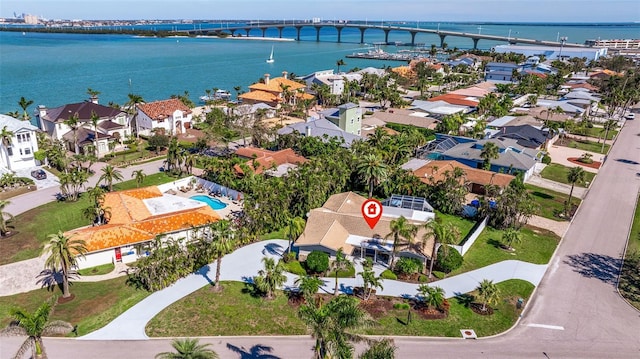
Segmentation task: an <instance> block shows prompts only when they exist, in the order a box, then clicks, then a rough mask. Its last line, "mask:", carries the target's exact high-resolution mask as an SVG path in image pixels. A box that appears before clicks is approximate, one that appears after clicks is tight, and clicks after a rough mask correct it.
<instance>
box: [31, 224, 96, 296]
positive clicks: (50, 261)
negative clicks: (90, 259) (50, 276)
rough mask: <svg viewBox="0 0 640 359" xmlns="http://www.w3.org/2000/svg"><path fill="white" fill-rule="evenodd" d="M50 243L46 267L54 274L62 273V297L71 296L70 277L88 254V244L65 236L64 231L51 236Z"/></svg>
mask: <svg viewBox="0 0 640 359" xmlns="http://www.w3.org/2000/svg"><path fill="white" fill-rule="evenodd" d="M48 238H49V243H48V244H47V245H46V246H45V247H44V250H43V251H42V253H43V254H48V257H47V259H46V261H45V262H44V265H45V267H46V268H49V269H51V270H52V271H53V272H57V271H58V270H60V271H62V297H63V298H68V297H69V296H71V293H70V292H69V277H70V276H71V269H72V268H73V267H75V266H76V264H77V263H78V257H84V254H85V253H87V247H86V243H85V241H83V240H77V239H72V238H69V237H67V236H65V235H64V233H62V231H58V233H55V234H50V235H49V237H48Z"/></svg>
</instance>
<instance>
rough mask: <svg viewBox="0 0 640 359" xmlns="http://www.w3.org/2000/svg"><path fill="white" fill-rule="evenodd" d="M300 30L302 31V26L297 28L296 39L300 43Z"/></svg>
mask: <svg viewBox="0 0 640 359" xmlns="http://www.w3.org/2000/svg"><path fill="white" fill-rule="evenodd" d="M300 29H302V26H296V39H297V40H298V41H300Z"/></svg>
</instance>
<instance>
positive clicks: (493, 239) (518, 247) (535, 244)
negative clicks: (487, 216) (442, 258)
mask: <svg viewBox="0 0 640 359" xmlns="http://www.w3.org/2000/svg"><path fill="white" fill-rule="evenodd" d="M503 233H504V231H503V230H497V229H493V228H491V227H486V228H485V229H484V231H482V233H481V234H480V236H479V237H478V239H476V241H475V242H474V243H473V245H472V246H471V248H470V249H469V251H468V252H467V253H466V254H465V255H464V262H463V263H462V267H460V268H458V269H457V270H455V271H453V272H451V273H450V274H449V275H448V276H453V275H457V274H460V273H464V272H468V271H471V270H474V269H478V268H482V267H485V266H488V265H490V264H494V263H498V262H501V261H505V260H510V259H513V260H521V261H523V262H529V263H535V264H546V263H548V262H549V260H550V259H551V256H552V255H553V251H554V250H555V249H556V246H557V245H558V242H559V241H560V238H559V237H558V236H557V235H556V234H554V233H553V232H550V231H547V230H544V229H540V228H535V227H524V228H522V229H521V230H520V235H521V237H522V241H521V242H520V243H514V244H513V245H512V247H513V248H515V251H514V252H510V251H506V250H504V249H502V248H501V247H500V244H501V243H502V234H503Z"/></svg>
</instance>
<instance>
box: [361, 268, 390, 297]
mask: <svg viewBox="0 0 640 359" xmlns="http://www.w3.org/2000/svg"><path fill="white" fill-rule="evenodd" d="M362 269H363V271H362V272H360V273H358V275H359V276H361V277H362V291H363V295H362V296H363V298H362V299H364V300H365V301H366V300H369V298H370V297H371V294H372V293H373V290H374V289H376V288H380V289H384V288H383V287H382V277H379V276H378V277H376V274H375V272H374V271H373V263H372V262H371V260H370V259H369V258H367V260H365V262H364V263H363V265H362Z"/></svg>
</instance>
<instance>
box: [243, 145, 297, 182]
mask: <svg viewBox="0 0 640 359" xmlns="http://www.w3.org/2000/svg"><path fill="white" fill-rule="evenodd" d="M236 156H238V157H241V158H244V159H247V160H248V161H247V167H249V169H250V170H251V171H253V172H254V173H255V174H261V173H265V174H267V175H269V176H271V177H282V176H284V175H286V174H287V172H289V170H290V169H294V168H297V167H298V165H299V164H301V163H304V162H307V159H306V158H304V157H302V156H300V155H298V154H296V153H295V152H293V150H292V149H291V148H286V149H284V150H280V151H270V150H265V149H262V148H257V147H241V148H239V149H238V150H237V151H236ZM233 168H234V169H235V171H236V173H237V174H239V175H242V174H244V171H243V170H242V167H241V166H240V165H237V164H236V165H235V166H234V167H233Z"/></svg>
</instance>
